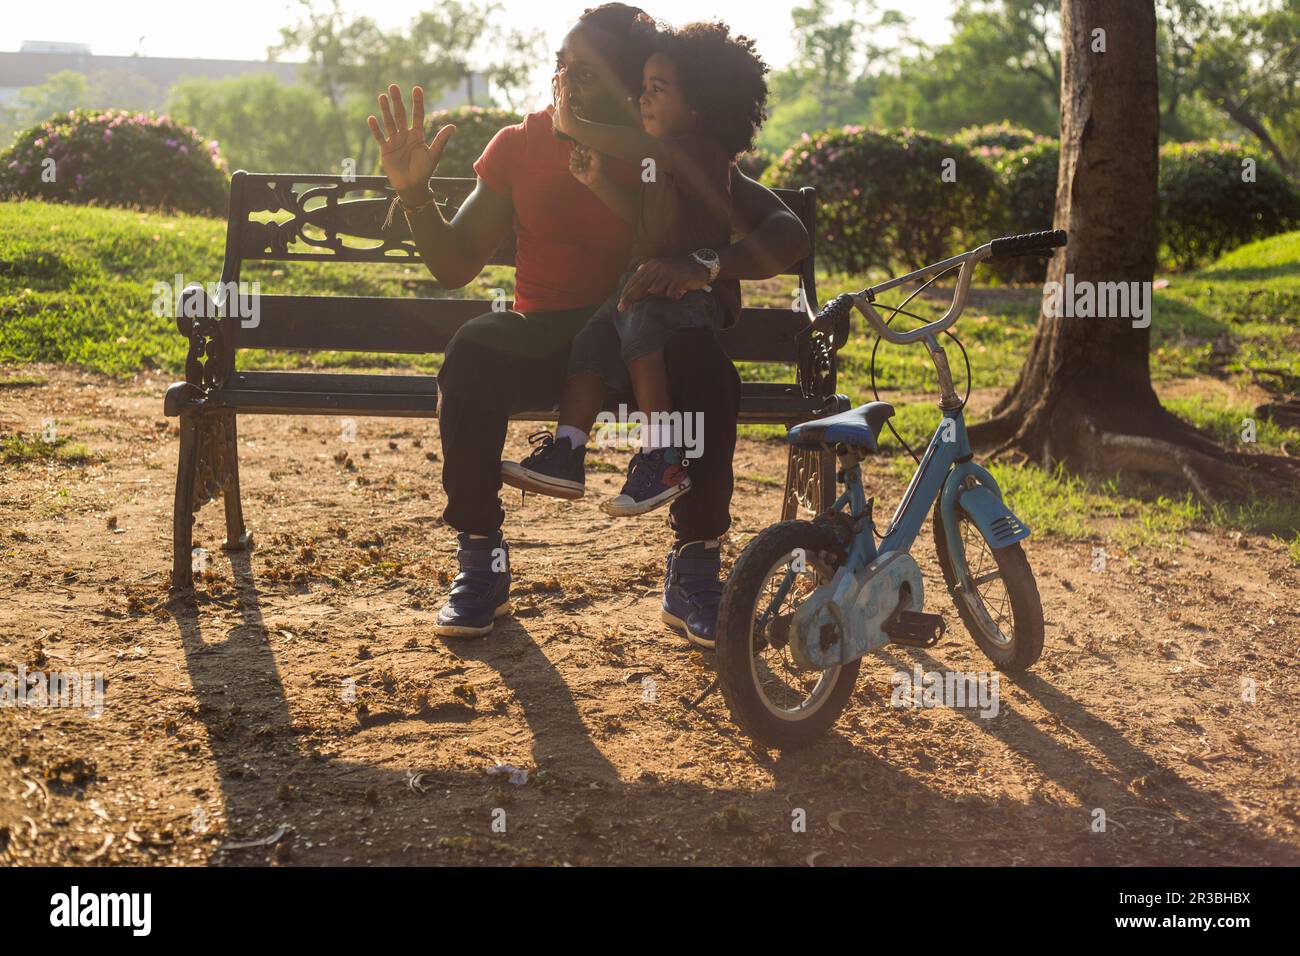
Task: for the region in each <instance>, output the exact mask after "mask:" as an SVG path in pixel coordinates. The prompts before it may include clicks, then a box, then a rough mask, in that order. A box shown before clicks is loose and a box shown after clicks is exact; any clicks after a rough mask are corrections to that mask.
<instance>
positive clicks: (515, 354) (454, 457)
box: [438, 306, 740, 543]
mask: <svg viewBox="0 0 1300 956" xmlns="http://www.w3.org/2000/svg"><path fill="white" fill-rule="evenodd" d="M596 308H597V307H596V306H591V307H588V308H583V309H571V310H568V311H564V312H540V313H533V314H531V315H522V314H520V313H518V312H491V313H488V314H487V315H480V316H478V317H477V318H474V319H471V320H470V321H469V322H466V323H465V325H463V326H462V327H461V328H460V330H459V331H458V332H457V333H456V335H455V336H454V337H453V338H452V340H451V342H450V343H449V344H448V346H447V350H446V356H445V358H444V360H443V364H442V369H441V371H439V372H438V422H439V426H440V431H441V435H442V486H443V488H444V489H445V490H446V492H447V508H446V510H445V511H444V512H443V518H444V520H446V522H447V523H448V524H449V525H451V526H452V527H453V528H455V529H456V530H458V531H465V532H469V533H470V534H485V535H486V534H492V533H494V532H496V531H497V530H499V529H500V527H501V524H502V521H503V520H504V519H505V512H504V511H502V509H501V499H500V497H499V492H500V490H501V454H502V451H503V448H504V446H505V440H506V422H507V420H508V419H509V417H510V415H511V414H512V413H515V412H522V411H541V410H544V409H550V408H554V407H555V406H556V404H557V403H558V402H559V399H560V393H561V392H562V391H563V390H564V382H565V370H566V367H567V365H568V359H569V345H570V343H572V341H573V337H574V336H575V335H577V334H578V331H579V330H580V329H581V328H582V327H583V326H584V325H585V324H586V322H587V320H588V319H589V318H591V316H592V314H593V313H594V312H595V310H596ZM664 364H665V365H666V367H667V369H668V386H669V392H670V394H671V395H672V400H673V410H674V411H680V412H686V413H691V412H697V413H701V421H702V423H703V445H702V451H703V454H702V455H700V457H698V458H695V459H692V460H691V463H690V472H689V473H690V476H691V490H690V491H689V492H688V493H687V494H684V495H682V496H681V497H679V498H677V499H676V500H675V501H674V502H673V504H672V510H671V512H670V515H669V522H670V524H671V525H672V528H673V531H674V533H675V534H676V536H677V540H678V542H679V543H681V542H686V541H698V540H700V539H704V538H717V537H720V536H721V535H722V534H723V533H725V532H726V530H727V528H729V527H730V526H731V511H730V509H731V491H732V471H731V458H732V455H733V453H734V452H735V449H736V419H737V417H738V415H739V412H740V376H739V375H738V374H737V372H736V369H735V367H734V366H733V365H732V364H731V361H730V359H728V358H727V355H726V353H725V352H724V351H723V350H722V346H721V345H719V344H718V340H717V338H716V337H715V336H714V334H713V332H711V331H709V330H708V329H685V330H683V331H681V332H679V333H677V334H676V335H675V336H674V337H673V338H672V339H671V340H669V342H668V345H667V346H666V347H665V348H664ZM610 398H611V399H613V400H614V401H615V403H617V401H618V400H619V398H620V396H610ZM624 400H626V401H627V402H628V404H629V405H632V404H633V403H632V401H631V399H630V397H625V398H624Z"/></svg>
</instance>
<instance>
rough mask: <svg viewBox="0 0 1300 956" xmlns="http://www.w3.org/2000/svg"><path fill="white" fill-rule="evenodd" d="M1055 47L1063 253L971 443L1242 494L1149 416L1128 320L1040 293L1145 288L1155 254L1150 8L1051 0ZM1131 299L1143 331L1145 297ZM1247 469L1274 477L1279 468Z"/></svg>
mask: <svg viewBox="0 0 1300 956" xmlns="http://www.w3.org/2000/svg"><path fill="white" fill-rule="evenodd" d="M1097 30H1102V31H1104V43H1105V52H1100V51H1096V52H1095V51H1094V47H1095V46H1096V45H1097V44H1099V43H1100V42H1101V40H1102V38H1103V37H1102V35H1100V34H1096V33H1095V31H1097ZM1061 41H1062V44H1061V45H1062V50H1061V161H1060V167H1059V172H1058V177H1057V193H1056V216H1055V227H1056V228H1057V229H1064V230H1066V231H1067V232H1068V234H1069V245H1068V246H1067V247H1066V248H1065V249H1064V250H1062V251H1061V252H1060V253H1058V254H1057V255H1056V256H1055V257H1054V258H1053V260H1052V263H1051V265H1050V267H1049V269H1048V276H1047V280H1048V287H1047V289H1046V290H1045V292H1044V298H1043V308H1042V310H1041V311H1040V315H1039V319H1038V329H1037V332H1036V334H1035V336H1034V341H1033V343H1032V345H1031V347H1030V352H1029V357H1028V358H1027V359H1026V361H1025V365H1024V367H1023V368H1022V369H1021V372H1020V378H1019V380H1018V381H1017V382H1016V384H1015V386H1013V387H1012V389H1011V390H1010V391H1009V392H1008V393H1007V395H1006V396H1005V397H1004V398H1003V399H1002V401H1001V402H1000V403H998V405H997V406H996V407H995V408H994V410H993V417H992V419H991V420H989V421H987V422H981V423H979V424H977V425H975V426H972V428H971V438H972V440H973V441H975V442H976V443H977V444H979V445H981V446H985V447H987V446H990V445H991V446H994V450H995V453H998V452H1009V451H1014V452H1019V453H1021V454H1023V455H1024V456H1026V457H1027V458H1029V459H1030V460H1033V461H1037V462H1039V463H1041V464H1043V465H1044V466H1046V467H1053V466H1054V465H1056V464H1057V463H1058V462H1061V463H1064V464H1065V465H1066V466H1067V467H1068V468H1070V469H1071V470H1074V471H1081V472H1088V471H1092V472H1100V473H1103V474H1114V473H1115V472H1116V471H1125V472H1128V471H1137V472H1143V473H1146V474H1148V475H1159V476H1164V477H1172V478H1175V479H1177V480H1179V481H1180V483H1186V484H1190V485H1191V486H1192V488H1193V489H1195V490H1196V492H1197V494H1198V495H1199V496H1200V497H1201V498H1203V499H1209V500H1213V499H1218V498H1220V497H1223V496H1224V495H1227V494H1236V493H1240V492H1243V491H1244V490H1246V488H1247V487H1248V485H1249V480H1248V476H1247V475H1245V474H1242V473H1239V471H1240V470H1239V469H1238V466H1239V465H1241V464H1243V463H1244V461H1243V460H1244V458H1245V457H1246V456H1243V455H1236V454H1232V453H1227V452H1224V451H1223V450H1222V449H1219V448H1218V446H1216V445H1215V444H1214V443H1213V442H1212V441H1210V440H1209V439H1208V438H1207V437H1206V436H1204V435H1203V434H1201V433H1200V432H1198V431H1196V430H1195V429H1194V428H1192V427H1191V426H1189V425H1187V424H1186V423H1184V422H1182V421H1181V420H1180V419H1178V418H1177V417H1175V416H1174V415H1172V414H1170V413H1169V412H1167V411H1165V410H1164V408H1162V407H1161V405H1160V401H1159V399H1158V398H1157V397H1156V394H1155V391H1154V390H1153V389H1152V387H1151V374H1150V368H1149V359H1150V348H1151V335H1150V329H1149V328H1138V327H1135V321H1137V324H1139V325H1141V324H1142V322H1141V321H1140V320H1138V319H1137V317H1136V316H1133V315H1124V316H1110V317H1074V316H1073V315H1072V310H1071V309H1070V308H1069V307H1068V306H1069V303H1067V302H1065V301H1064V298H1065V297H1064V295H1063V294H1053V292H1052V291H1051V290H1052V288H1053V286H1052V284H1053V283H1056V284H1058V285H1057V286H1056V288H1057V289H1061V288H1062V287H1064V289H1066V290H1068V289H1069V288H1070V287H1071V284H1072V285H1073V287H1074V288H1076V289H1080V288H1083V287H1084V284H1088V283H1091V284H1093V289H1094V291H1095V290H1096V287H1097V286H1099V285H1101V284H1102V283H1107V284H1109V283H1139V284H1147V283H1150V282H1151V281H1152V278H1153V275H1154V273H1155V267H1156V248H1157V233H1156V214H1157V208H1158V204H1157V195H1156V185H1157V178H1158V169H1159V166H1158V147H1159V136H1160V104H1159V90H1158V82H1157V76H1156V15H1155V3H1154V0H1063V2H1062V4H1061ZM1067 276H1069V277H1071V279H1070V281H1067ZM1139 289H1141V290H1142V295H1143V296H1144V297H1145V302H1146V303H1147V306H1148V311H1147V313H1146V319H1147V320H1150V319H1151V311H1150V307H1151V300H1150V285H1149V284H1148V285H1139ZM1098 298H1100V297H1098ZM1131 301H1132V300H1131V299H1130V303H1131ZM1060 306H1063V308H1062V307H1060ZM1130 311H1132V310H1130ZM1250 457H1251V458H1252V459H1254V460H1258V461H1257V463H1258V464H1261V465H1265V466H1266V467H1267V468H1268V469H1273V470H1276V469H1279V468H1280V469H1281V470H1282V472H1283V473H1284V472H1286V471H1287V470H1288V469H1287V465H1288V464H1289V463H1288V462H1287V460H1286V459H1278V458H1274V457H1273V456H1250ZM1266 458H1267V459H1271V460H1270V461H1268V462H1265V461H1263V459H1266ZM1278 462H1281V463H1283V464H1281V465H1279V464H1278ZM1292 480H1294V474H1292Z"/></svg>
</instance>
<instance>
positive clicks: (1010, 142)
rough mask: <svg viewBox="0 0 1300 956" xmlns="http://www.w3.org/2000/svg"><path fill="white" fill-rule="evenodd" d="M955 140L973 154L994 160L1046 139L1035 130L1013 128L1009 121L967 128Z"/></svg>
mask: <svg viewBox="0 0 1300 956" xmlns="http://www.w3.org/2000/svg"><path fill="white" fill-rule="evenodd" d="M953 139H955V140H956V141H957V142H958V143H961V145H963V146H965V147H966V148H967V149H969V150H970V151H971V152H973V153H976V154H978V155H980V156H982V157H984V158H986V159H990V160H994V159H998V158H1000V157H1001V156H1002V155H1003V154H1005V153H1010V152H1014V151H1015V150H1018V149H1023V148H1024V147H1026V146H1030V145H1032V144H1034V143H1037V142H1040V141H1043V140H1045V139H1046V137H1043V136H1039V135H1037V134H1036V133H1034V132H1033V130H1028V129H1023V128H1021V127H1019V126H1012V125H1011V123H1010V122H1009V121H1008V120H1003V121H1002V122H1001V123H990V124H989V125H987V126H967V127H966V128H965V129H964V130H962V131H961V132H960V133H958V134H957V135H956V136H954V137H953Z"/></svg>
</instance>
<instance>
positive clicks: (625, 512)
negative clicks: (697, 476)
mask: <svg viewBox="0 0 1300 956" xmlns="http://www.w3.org/2000/svg"><path fill="white" fill-rule="evenodd" d="M690 490H691V479H690V478H688V477H687V475H686V456H685V455H684V454H683V453H682V450H681V449H680V448H656V449H654V450H653V451H641V452H637V453H636V454H635V455H633V456H632V461H631V462H630V463H629V464H628V466H627V481H625V482H624V483H623V490H622V491H620V492H619V493H618V494H617V495H615V496H614V497H613V498H608V499H606V500H605V501H602V502H601V503H600V510H601V511H603V512H605V514H607V515H613V516H614V517H615V518H628V517H631V516H632V515H643V514H645V513H646V512H647V511H653V510H654V509H656V508H660V507H662V506H663V505H666V504H668V502H670V501H672V500H673V499H674V498H676V497H677V496H679V495H684V494H686V492H688V491H690Z"/></svg>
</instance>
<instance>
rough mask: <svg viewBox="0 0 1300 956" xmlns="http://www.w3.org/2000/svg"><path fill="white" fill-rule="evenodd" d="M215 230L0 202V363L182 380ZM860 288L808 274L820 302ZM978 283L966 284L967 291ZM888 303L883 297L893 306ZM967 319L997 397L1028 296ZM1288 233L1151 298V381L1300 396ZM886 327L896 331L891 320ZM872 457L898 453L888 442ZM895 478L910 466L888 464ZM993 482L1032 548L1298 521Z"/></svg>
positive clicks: (857, 359)
mask: <svg viewBox="0 0 1300 956" xmlns="http://www.w3.org/2000/svg"><path fill="white" fill-rule="evenodd" d="M224 246H225V223H224V222H223V221H222V220H219V219H210V218H204V217H196V216H183V215H175V216H173V215H161V214H159V213H155V212H139V211H132V210H120V209H102V208H93V207H80V206H64V205H55V204H45V203H38V202H4V203H0V363H3V364H8V363H14V364H17V363H27V362H52V363H58V364H65V365H73V366H78V367H80V368H83V369H88V370H92V371H98V372H104V373H108V374H111V375H119V376H125V375H129V374H133V373H135V372H138V371H139V370H140V369H142V368H157V369H162V370H165V371H167V372H169V373H172V374H180V372H181V370H182V368H183V365H184V357H185V340H184V339H183V338H182V337H181V336H180V335H179V334H178V332H177V330H176V325H175V320H174V319H173V318H171V317H170V315H169V314H165V315H155V314H154V309H153V306H154V302H155V293H154V285H155V283H160V282H161V283H166V284H167V285H169V286H170V285H171V284H172V283H173V280H174V277H175V276H176V275H177V274H180V275H181V276H182V282H183V283H184V282H190V281H197V282H201V283H205V284H206V283H209V282H215V281H216V280H217V279H218V278H219V276H220V273H221V264H222V257H223V252H224ZM242 278H243V279H245V280H246V281H250V282H252V281H256V282H258V283H259V284H260V288H261V291H263V292H267V293H310V294H319V295H375V296H425V297H461V296H464V297H472V298H484V299H486V298H490V297H491V292H490V290H492V289H494V288H502V289H505V290H506V291H507V293H511V292H513V272H512V270H509V269H503V268H493V269H489V270H487V271H485V273H484V274H483V275H482V276H480V277H479V278H478V279H477V280H476V281H475V282H474V283H473V284H472V285H471V286H469V287H467V288H466V289H463V290H455V291H446V290H441V289H439V288H438V287H437V285H436V283H435V282H434V281H433V280H432V278H431V277H429V276H428V274H427V273H426V272H425V271H424V270H423V267H422V266H419V265H418V264H402V263H393V264H352V263H343V264H331V263H292V264H289V263H278V262H265V263H250V264H248V265H247V266H246V267H245V270H244V274H243V276H242ZM874 278H878V277H872V279H866V278H863V277H854V276H845V275H822V276H819V292H820V294H821V298H822V300H823V301H829V300H830V298H832V297H833V296H834V295H836V294H838V293H839V292H843V291H848V290H855V289H859V288H861V287H862V286H863V285H865V284H867V283H868V282H869V281H873V279H874ZM983 284H984V283H983V282H982V280H981V285H983ZM791 291H792V289H791V287H790V280H789V279H788V277H787V278H781V279H772V280H768V281H766V282H763V283H754V284H750V286H749V287H748V288H747V291H746V297H747V301H748V302H749V303H750V304H752V305H771V306H782V307H788V306H789V303H790V296H791ZM892 301H894V302H897V301H898V299H897V298H895V299H894V300H892ZM980 302H981V304H980V305H978V306H975V305H972V306H971V307H969V308H968V309H967V312H966V313H965V315H964V316H963V318H962V322H961V324H960V327H959V328H958V329H957V331H958V332H959V334H960V336H961V338H962V341H963V343H964V344H965V346H966V349H967V352H968V355H969V358H970V363H971V366H972V374H973V379H974V385H975V387H977V388H988V387H1007V386H1009V385H1011V384H1012V383H1013V381H1014V379H1015V377H1016V375H1017V373H1018V371H1019V368H1020V366H1021V364H1022V363H1023V361H1024V358H1025V354H1026V352H1027V351H1028V348H1029V345H1030V342H1031V341H1032V340H1033V336H1034V330H1035V327H1036V324H1037V319H1038V296H1037V293H1036V292H1035V291H1033V290H1028V291H1026V290H1017V289H1014V288H999V289H998V290H997V292H996V294H993V295H991V296H988V297H986V298H983V299H981V300H980ZM945 306H946V302H941V301H937V300H931V301H922V300H920V299H918V300H914V301H913V303H912V308H914V309H916V310H917V311H919V312H920V313H921V314H922V315H924V316H926V317H933V316H937V315H938V314H939V311H940V310H941V309H942V308H944V307H945ZM1298 314H1300V232H1293V233H1288V234H1285V235H1281V236H1274V237H1272V238H1270V239H1267V240H1264V241H1261V242H1257V243H1253V244H1251V245H1248V246H1244V247H1242V248H1240V249H1237V250H1235V251H1234V252H1232V253H1229V254H1228V255H1226V256H1224V257H1223V258H1222V259H1220V260H1219V261H1218V262H1216V263H1215V264H1214V265H1212V266H1210V267H1207V268H1205V269H1202V270H1200V271H1198V272H1191V273H1184V274H1176V275H1172V276H1169V277H1168V285H1167V287H1165V288H1162V289H1160V290H1157V292H1156V294H1155V301H1154V314H1153V318H1152V326H1151V331H1152V375H1153V377H1154V378H1156V379H1157V380H1162V379H1163V380H1169V379H1175V378H1181V377H1188V376H1195V375H1204V374H1210V375H1215V376H1218V377H1223V378H1227V379H1233V378H1236V377H1241V378H1247V377H1249V375H1250V373H1251V371H1252V370H1254V371H1255V372H1256V373H1259V372H1260V371H1261V370H1268V371H1266V372H1265V373H1264V374H1269V373H1270V372H1271V373H1276V374H1275V375H1274V376H1273V378H1274V379H1275V380H1279V381H1287V380H1288V377H1289V380H1290V381H1293V382H1300V329H1298V328H1297V315H1298ZM900 321H904V322H911V321H912V320H908V319H902V320H900ZM872 344H873V339H872V338H870V337H869V336H868V335H867V334H866V333H865V331H864V327H863V324H862V323H861V322H860V321H855V322H854V324H853V332H852V335H851V337H850V340H849V342H848V343H847V345H846V346H845V348H844V350H843V351H842V352H841V353H840V359H841V365H840V378H839V386H838V390H839V391H841V392H843V393H845V394H847V395H849V396H850V397H852V398H853V399H854V400H856V401H866V400H868V399H869V398H870V397H871V387H870V367H871V349H872ZM949 355H950V359H951V361H952V365H953V372H954V378H955V379H956V381H957V385H958V388H959V389H963V388H964V387H965V379H966V371H965V365H964V364H963V363H962V361H961V356H960V353H959V352H958V351H957V350H956V349H955V348H950V349H949ZM240 361H241V365H242V366H243V367H303V366H312V367H317V366H319V367H348V366H357V367H361V366H366V367H375V366H392V367H403V368H415V369H421V370H434V369H436V368H437V367H438V365H439V364H440V362H441V356H437V355H431V356H410V355H376V354H373V353H335V352H323V353H313V354H307V353H297V352H276V353H244V354H241V358H240ZM741 374H742V376H743V377H745V378H747V379H757V380H763V381H789V380H790V379H791V377H792V370H791V369H790V367H789V366H787V365H783V364H779V363H764V364H753V363H746V364H744V365H742V367H741ZM934 378H935V376H934V370H933V367H932V366H931V365H930V363H929V361H928V359H927V358H926V356H925V355H924V353H923V351H922V350H921V349H917V348H901V347H897V346H893V345H889V344H882V345H881V346H880V348H879V351H878V353H877V361H876V380H877V383H878V386H879V387H880V388H881V390H882V391H888V392H889V393H891V394H892V395H894V396H897V395H898V393H900V392H901V393H904V394H907V395H927V396H928V395H930V394H931V393H933V392H934V391H935V388H936V386H935V381H934ZM42 384H44V382H43V380H42V379H39V378H36V377H32V376H24V375H21V374H16V375H11V376H9V377H0V389H5V388H23V387H35V386H39V385H42ZM896 404H897V406H898V413H897V416H896V417H895V419H894V425H895V427H896V428H897V429H898V431H899V432H900V433H901V434H902V435H903V437H904V438H906V439H907V440H908V441H909V442H910V443H912V444H913V446H914V447H919V446H921V445H923V444H924V442H925V441H926V439H927V437H928V436H929V434H930V433H931V432H932V431H933V429H934V426H935V421H936V413H935V410H934V407H933V403H932V402H931V401H928V400H924V401H916V400H898V401H896ZM1168 405H1169V407H1170V408H1171V409H1172V410H1173V411H1175V412H1176V413H1178V414H1180V415H1182V416H1184V417H1185V418H1187V419H1188V420H1189V421H1192V422H1193V423H1195V424H1197V425H1198V426H1200V427H1202V428H1205V429H1206V430H1207V431H1209V432H1210V433H1211V434H1213V435H1215V436H1216V438H1218V439H1219V440H1221V441H1224V442H1225V443H1233V444H1235V443H1236V442H1238V441H1240V437H1241V428H1242V419H1244V418H1250V417H1253V415H1252V413H1251V409H1249V408H1245V407H1235V406H1232V407H1225V406H1223V405H1221V404H1218V403H1215V402H1213V401H1211V400H1209V399H1206V398H1186V397H1184V398H1177V399H1171V400H1170V401H1169V402H1168ZM782 433H783V429H781V428H780V427H779V426H764V425H752V426H751V425H746V426H742V427H741V434H742V435H745V436H747V437H752V438H761V439H769V438H777V437H779V436H780V435H781V434H782ZM0 441H3V445H2V446H0V447H2V448H3V457H4V459H5V460H6V461H10V462H13V461H35V460H51V459H54V460H62V461H79V460H86V458H87V457H88V453H87V452H86V451H85V448H84V446H81V445H73V444H66V443H64V444H60V443H58V442H56V443H46V442H43V441H41V440H40V439H38V438H31V437H25V436H22V435H20V434H19V435H10V436H5V437H3V439H0ZM1257 441H1258V447H1259V448H1260V449H1261V450H1269V451H1276V450H1278V449H1279V448H1280V447H1281V446H1282V444H1283V443H1285V444H1286V445H1287V446H1288V447H1289V448H1292V449H1294V448H1297V447H1300V431H1298V430H1296V429H1282V428H1278V427H1277V426H1274V425H1272V424H1271V423H1268V422H1262V421H1261V422H1259V423H1258V431H1257ZM886 445H889V446H895V445H896V443H895V442H894V441H893V439H892V436H890V437H889V438H887V439H886ZM895 465H896V467H897V468H898V469H900V473H906V472H907V471H908V470H909V468H910V460H908V459H906V458H905V457H903V456H900V457H899V458H897V459H895ZM996 473H997V475H998V478H999V480H1000V481H1002V482H1003V484H1004V486H1005V487H1006V489H1007V493H1008V497H1009V498H1010V499H1011V500H1012V501H1014V502H1015V506H1016V508H1017V510H1018V512H1020V513H1021V514H1022V516H1023V517H1024V518H1025V519H1026V520H1027V521H1028V522H1029V523H1030V524H1031V525H1032V526H1035V527H1036V528H1037V529H1039V530H1041V531H1043V532H1044V533H1047V534H1056V535H1062V536H1065V537H1070V538H1087V537H1089V536H1090V535H1092V534H1093V531H1094V528H1095V522H1097V521H1107V522H1113V523H1115V525H1116V531H1115V532H1114V533H1115V534H1116V535H1118V536H1119V537H1120V539H1122V540H1134V541H1157V540H1160V541H1163V540H1168V539H1170V538H1171V537H1177V536H1178V535H1180V534H1182V533H1183V532H1184V531H1185V530H1186V529H1188V528H1190V527H1194V526H1197V525H1204V526H1207V527H1209V526H1225V527H1228V526H1231V527H1239V528H1244V529H1247V530H1255V531H1260V532H1263V533H1269V534H1275V535H1277V536H1278V537H1279V538H1280V540H1282V541H1284V542H1286V543H1287V546H1288V548H1289V549H1290V551H1291V553H1292V555H1293V556H1294V557H1295V558H1296V560H1297V562H1298V563H1300V534H1297V532H1296V528H1297V527H1300V515H1298V514H1297V512H1296V508H1295V506H1290V505H1287V504H1278V503H1267V502H1251V503H1246V504H1243V505H1240V506H1237V507H1235V508H1232V509H1205V508H1202V507H1201V506H1199V505H1196V504H1195V503H1193V502H1191V500H1190V499H1170V498H1159V497H1155V498H1153V497H1151V496H1150V494H1149V493H1146V492H1144V491H1141V490H1136V489H1123V488H1121V487H1120V486H1119V485H1118V484H1116V483H1114V482H1110V483H1105V482H1103V483H1096V482H1088V481H1085V480H1084V479H1080V478H1075V477H1072V476H1069V475H1066V474H1064V473H1062V472H1053V473H1047V472H1043V471H1041V470H1039V469H1035V468H1030V467H1025V468H1011V467H1007V466H998V469H997V470H996Z"/></svg>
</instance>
